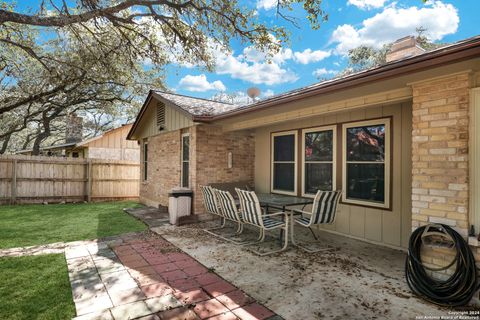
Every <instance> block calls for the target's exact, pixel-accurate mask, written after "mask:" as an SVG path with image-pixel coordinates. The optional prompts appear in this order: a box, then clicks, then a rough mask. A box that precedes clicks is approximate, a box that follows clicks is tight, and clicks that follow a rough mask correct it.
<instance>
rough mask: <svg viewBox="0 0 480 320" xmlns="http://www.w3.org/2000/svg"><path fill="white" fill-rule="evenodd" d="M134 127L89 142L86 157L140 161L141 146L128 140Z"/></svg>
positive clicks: (110, 132) (124, 127)
mask: <svg viewBox="0 0 480 320" xmlns="http://www.w3.org/2000/svg"><path fill="white" fill-rule="evenodd" d="M131 127H132V125H131V124H130V125H125V126H123V127H120V128H117V129H114V130H111V131H109V132H106V133H105V134H104V135H103V136H101V137H100V138H98V139H92V140H91V141H87V142H86V143H85V144H83V145H82V146H84V147H87V148H86V149H84V150H85V157H87V158H93V159H109V160H127V161H140V146H139V145H138V143H137V141H131V140H127V139H126V138H127V134H128V131H129V130H130V128H131Z"/></svg>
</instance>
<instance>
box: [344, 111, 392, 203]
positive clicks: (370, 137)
mask: <svg viewBox="0 0 480 320" xmlns="http://www.w3.org/2000/svg"><path fill="white" fill-rule="evenodd" d="M342 172H343V194H342V201H343V202H345V203H352V204H362V205H368V206H373V207H379V208H389V207H390V119H379V120H372V121H362V122H355V123H348V124H344V125H343V168H342Z"/></svg>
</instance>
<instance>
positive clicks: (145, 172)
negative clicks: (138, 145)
mask: <svg viewBox="0 0 480 320" xmlns="http://www.w3.org/2000/svg"><path fill="white" fill-rule="evenodd" d="M147 178H148V142H147V141H144V142H143V180H144V181H147V180H148V179H147Z"/></svg>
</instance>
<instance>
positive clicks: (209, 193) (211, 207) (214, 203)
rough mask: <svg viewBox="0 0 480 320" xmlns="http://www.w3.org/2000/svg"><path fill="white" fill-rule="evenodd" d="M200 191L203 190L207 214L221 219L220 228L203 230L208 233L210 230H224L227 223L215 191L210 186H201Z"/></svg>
mask: <svg viewBox="0 0 480 320" xmlns="http://www.w3.org/2000/svg"><path fill="white" fill-rule="evenodd" d="M200 189H201V190H202V195H203V205H204V207H205V211H206V212H207V213H210V214H213V215H216V216H219V217H220V218H221V220H220V226H218V227H213V228H209V229H203V230H204V231H207V232H208V231H210V230H219V229H223V228H224V227H225V225H226V221H225V217H224V216H223V213H222V211H221V209H220V205H219V203H218V199H217V196H216V195H215V189H214V188H212V187H210V186H200Z"/></svg>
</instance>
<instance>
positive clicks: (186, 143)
mask: <svg viewBox="0 0 480 320" xmlns="http://www.w3.org/2000/svg"><path fill="white" fill-rule="evenodd" d="M189 165H190V136H189V134H188V133H186V134H183V135H182V172H181V180H182V187H184V188H188V187H189V183H188V178H189V170H188V169H189Z"/></svg>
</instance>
